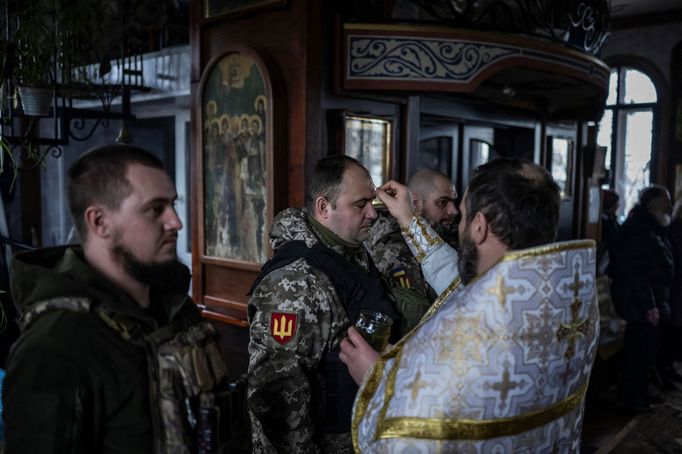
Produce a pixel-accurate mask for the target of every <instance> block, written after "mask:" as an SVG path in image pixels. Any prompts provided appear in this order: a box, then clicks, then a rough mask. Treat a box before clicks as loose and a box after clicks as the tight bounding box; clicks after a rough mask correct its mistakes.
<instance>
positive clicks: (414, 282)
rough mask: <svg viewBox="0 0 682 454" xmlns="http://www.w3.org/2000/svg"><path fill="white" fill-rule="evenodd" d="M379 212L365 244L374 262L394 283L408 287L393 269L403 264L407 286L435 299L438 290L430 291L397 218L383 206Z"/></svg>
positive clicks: (387, 278) (389, 280)
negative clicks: (395, 274)
mask: <svg viewBox="0 0 682 454" xmlns="http://www.w3.org/2000/svg"><path fill="white" fill-rule="evenodd" d="M378 213H379V217H378V218H377V220H376V221H375V222H374V224H373V225H372V229H371V230H370V236H369V238H368V239H367V240H366V241H365V247H366V248H367V250H368V251H369V253H370V255H371V256H372V260H374V264H375V265H376V267H377V268H378V269H379V271H380V272H381V274H383V275H384V277H385V278H386V280H387V281H388V282H390V283H391V285H393V286H394V287H396V286H399V287H405V285H403V282H404V281H402V282H401V279H400V278H399V277H396V276H394V270H395V269H396V268H402V269H403V270H404V271H405V278H406V281H407V282H409V286H408V288H411V289H414V290H415V291H417V292H418V293H420V294H421V295H422V296H424V297H425V298H427V299H428V300H429V301H433V300H434V299H435V294H434V293H433V291H431V288H430V287H429V284H427V282H426V280H425V279H424V276H423V275H422V272H421V267H420V265H419V263H417V260H416V259H415V258H414V255H412V252H410V248H409V247H408V246H407V244H406V243H405V239H404V238H403V236H402V234H401V233H400V225H399V224H398V221H396V219H395V218H394V217H393V216H391V214H390V213H388V211H384V210H381V211H379V212H378Z"/></svg>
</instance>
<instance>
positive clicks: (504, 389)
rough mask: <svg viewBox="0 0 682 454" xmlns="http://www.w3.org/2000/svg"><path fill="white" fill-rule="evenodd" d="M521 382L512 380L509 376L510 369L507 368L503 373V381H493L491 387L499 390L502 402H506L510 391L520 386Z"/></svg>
mask: <svg viewBox="0 0 682 454" xmlns="http://www.w3.org/2000/svg"><path fill="white" fill-rule="evenodd" d="M520 384H521V383H520V382H517V381H511V380H510V377H509V369H505V370H504V372H503V373H502V381H501V382H499V383H493V384H492V385H491V386H490V387H491V388H492V389H494V390H495V391H499V392H500V399H502V402H505V401H506V400H507V396H508V395H509V391H511V390H512V389H515V388H518V387H519V385H520Z"/></svg>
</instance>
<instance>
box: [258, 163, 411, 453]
mask: <svg viewBox="0 0 682 454" xmlns="http://www.w3.org/2000/svg"><path fill="white" fill-rule="evenodd" d="M374 198H375V189H374V185H373V183H372V179H371V177H370V175H369V173H368V172H367V170H366V169H365V168H364V167H362V166H361V165H360V164H359V163H358V162H357V161H356V160H354V159H352V158H349V157H347V156H333V157H329V158H325V159H323V160H321V161H319V162H318V163H317V165H316V168H315V172H314V174H313V176H312V178H311V182H310V186H309V189H308V203H307V209H306V210H301V209H295V208H290V209H287V210H285V211H283V212H281V213H280V214H279V215H278V216H276V218H275V219H274V220H273V225H272V228H271V232H270V241H271V244H272V248H273V250H274V251H275V256H274V257H273V260H272V261H271V262H269V263H268V264H266V266H265V267H264V271H263V273H261V276H260V277H259V278H258V279H257V281H256V284H255V285H254V289H253V291H252V296H251V299H250V301H249V322H250V342H249V391H248V403H249V413H250V417H251V422H252V430H253V435H252V440H253V448H254V452H258V453H269V452H281V453H308V452H334V453H344V452H347V453H351V452H352V443H351V439H350V416H351V411H352V404H353V400H354V397H355V392H356V391H357V387H356V386H354V384H353V382H352V378H350V375H349V374H348V371H347V369H346V368H345V366H344V365H343V364H342V363H341V362H340V361H339V360H338V346H339V343H340V341H341V340H342V339H343V338H344V337H345V336H346V330H347V328H348V326H349V325H350V324H352V323H354V321H355V320H354V318H355V317H357V315H358V311H357V309H358V308H362V307H366V308H370V309H375V310H380V311H381V312H384V313H390V315H391V316H392V317H396V318H398V315H397V314H395V313H392V312H391V311H392V307H391V306H390V305H387V301H385V298H384V300H381V298H376V299H377V300H381V301H380V302H379V301H364V302H362V303H360V304H359V305H355V306H354V304H355V303H352V304H350V303H349V298H347V297H346V294H345V293H342V290H343V289H342V288H341V287H343V285H341V286H339V282H338V279H339V277H340V276H341V275H344V274H346V273H349V272H354V273H359V274H360V275H362V276H365V277H367V276H369V277H370V278H371V279H373V280H372V282H374V283H376V282H379V283H381V278H380V274H379V272H378V270H376V268H375V267H374V265H373V263H372V260H371V258H370V256H369V254H368V253H367V251H366V249H364V247H363V245H362V241H363V240H365V239H366V238H367V236H368V235H369V229H370V227H371V225H372V222H373V221H374V220H375V219H376V217H377V214H376V211H375V210H374V208H373V206H372V200H373V199H374ZM293 244H298V245H303V248H304V249H305V250H306V251H310V250H311V249H310V248H315V247H322V248H323V249H324V250H325V251H326V253H327V256H326V257H332V258H334V257H336V258H339V257H340V258H341V260H342V266H343V267H344V269H339V270H338V271H337V272H329V271H328V270H327V271H322V270H321V269H320V267H319V266H314V265H313V264H311V263H312V259H307V258H303V257H301V258H297V257H296V255H295V254H294V255H293V256H292V257H291V258H290V259H289V260H288V261H285V262H284V265H283V266H269V265H270V264H272V263H274V261H275V260H279V259H280V257H281V256H282V254H284V252H283V251H284V250H285V249H287V248H288V247H290V246H291V245H293ZM330 251H331V252H330ZM279 263H280V264H281V261H280V262H279ZM273 268H274V269H273ZM372 276H374V277H372ZM365 291H366V292H368V294H369V292H371V291H372V290H371V289H370V288H369V287H368V288H364V289H363V291H362V292H360V293H363V292H365ZM383 291H384V290H382V292H383ZM351 293H353V292H351ZM372 299H374V298H372ZM372 305H374V307H372Z"/></svg>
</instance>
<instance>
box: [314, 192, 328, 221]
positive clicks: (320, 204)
mask: <svg viewBox="0 0 682 454" xmlns="http://www.w3.org/2000/svg"><path fill="white" fill-rule="evenodd" d="M314 206H315V213H316V214H317V215H318V216H320V217H322V218H323V219H327V218H328V217H329V211H330V209H331V204H330V203H329V200H327V198H326V197H325V196H323V195H320V196H317V198H316V199H315V205H314ZM315 213H313V214H315Z"/></svg>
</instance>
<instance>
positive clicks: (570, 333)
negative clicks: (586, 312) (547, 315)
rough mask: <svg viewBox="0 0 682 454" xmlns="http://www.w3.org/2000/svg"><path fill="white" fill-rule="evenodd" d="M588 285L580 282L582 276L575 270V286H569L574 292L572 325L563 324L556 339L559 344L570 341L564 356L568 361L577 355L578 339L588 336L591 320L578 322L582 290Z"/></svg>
mask: <svg viewBox="0 0 682 454" xmlns="http://www.w3.org/2000/svg"><path fill="white" fill-rule="evenodd" d="M585 285H587V283H586V282H585V281H581V280H580V274H579V273H578V270H577V269H576V270H575V275H574V279H573V284H570V285H569V286H568V288H569V289H571V290H573V303H571V323H568V324H564V323H562V324H561V325H560V326H559V329H558V330H557V332H556V338H557V340H558V341H559V342H561V341H562V340H564V339H567V340H568V347H566V354H565V355H564V356H565V358H566V359H571V358H572V357H573V355H575V341H576V340H577V339H578V337H582V336H585V335H586V334H587V328H588V327H589V322H590V321H589V320H588V319H586V318H585V319H583V320H578V312H579V311H580V306H582V304H583V303H582V301H581V300H580V296H579V294H580V289H581V288H583V287H585Z"/></svg>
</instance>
